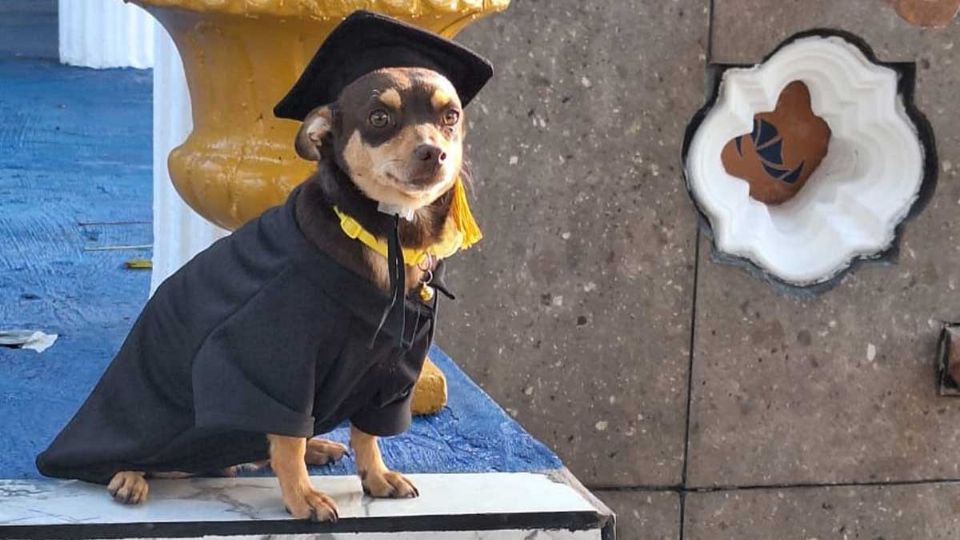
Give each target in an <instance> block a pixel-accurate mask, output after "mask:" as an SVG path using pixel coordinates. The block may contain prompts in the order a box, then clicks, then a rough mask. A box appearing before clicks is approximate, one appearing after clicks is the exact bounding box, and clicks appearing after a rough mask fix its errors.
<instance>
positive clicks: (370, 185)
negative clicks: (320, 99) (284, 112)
mask: <svg viewBox="0 0 960 540" xmlns="http://www.w3.org/2000/svg"><path fill="white" fill-rule="evenodd" d="M463 135H464V118H463V109H462V106H461V104H460V98H459V96H457V92H456V89H455V88H454V87H453V84H451V83H450V81H448V80H447V79H446V78H445V77H443V76H442V75H440V74H438V73H436V72H434V71H430V70H427V69H419V68H391V69H381V70H378V71H374V72H372V73H368V74H366V75H364V76H363V77H361V78H359V79H357V80H356V81H354V82H353V83H351V84H350V85H349V86H347V87H346V88H344V89H343V92H341V94H340V97H339V99H338V100H337V102H336V103H335V104H333V105H332V106H329V107H320V108H318V109H315V110H314V111H313V112H311V113H310V115H308V116H307V118H306V119H305V120H304V123H303V126H302V127H301V128H300V133H299V134H298V135H297V145H296V147H297V153H298V154H300V156H301V157H303V158H305V159H310V160H315V161H319V160H321V159H326V158H327V156H330V157H332V158H333V159H335V160H337V165H339V166H340V167H341V168H342V169H343V170H344V171H345V172H346V173H347V174H348V175H349V176H350V178H351V179H352V180H353V182H354V183H355V184H356V185H357V187H359V188H360V190H361V191H363V193H364V194H365V195H366V196H367V197H370V198H371V199H373V200H375V201H378V202H383V203H387V204H392V205H397V206H401V207H404V208H414V209H416V208H421V207H423V206H426V205H429V204H430V203H432V202H433V201H435V200H436V199H437V198H438V197H439V196H440V195H442V194H444V193H445V192H446V191H448V190H449V189H450V188H451V187H452V186H453V184H454V182H455V181H456V179H457V177H458V176H459V174H460V169H461V166H462V164H463ZM327 145H329V147H328V148H323V149H322V148H321V147H323V146H327Z"/></svg>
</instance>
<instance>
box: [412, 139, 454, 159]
mask: <svg viewBox="0 0 960 540" xmlns="http://www.w3.org/2000/svg"><path fill="white" fill-rule="evenodd" d="M413 155H414V156H415V157H416V158H417V160H419V161H424V162H428V163H430V162H432V163H443V161H444V160H445V159H447V153H446V152H444V151H443V150H441V149H439V148H437V147H436V146H433V145H432V144H421V145H420V146H418V147H417V148H416V149H414V151H413Z"/></svg>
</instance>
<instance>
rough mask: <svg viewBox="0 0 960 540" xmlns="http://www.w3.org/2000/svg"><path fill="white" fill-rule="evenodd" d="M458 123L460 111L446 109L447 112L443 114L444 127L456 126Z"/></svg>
mask: <svg viewBox="0 0 960 540" xmlns="http://www.w3.org/2000/svg"><path fill="white" fill-rule="evenodd" d="M459 121H460V111H458V110H456V109H447V112H445V113H443V124H444V125H445V126H453V125H456V124H457V122H459Z"/></svg>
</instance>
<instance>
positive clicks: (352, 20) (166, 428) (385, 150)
mask: <svg viewBox="0 0 960 540" xmlns="http://www.w3.org/2000/svg"><path fill="white" fill-rule="evenodd" d="M358 40H360V41H359V42H358ZM357 50H359V52H357ZM385 51H386V52H385ZM350 55H359V59H358V60H357V61H356V62H353V63H351V62H346V61H344V56H350ZM332 59H333V60H336V62H333V61H332ZM331 70H332V71H331ZM351 70H352V71H351ZM344 71H348V73H344ZM491 75H492V68H490V66H489V64H488V63H486V61H485V60H483V59H482V58H480V57H478V56H476V55H474V54H473V53H472V52H470V51H467V50H466V49H463V48H462V47H459V46H458V45H456V44H453V43H452V42H449V41H447V40H444V39H443V38H440V37H438V36H435V35H433V34H429V33H427V32H424V31H422V30H419V29H416V28H413V27H410V26H407V25H404V24H402V23H399V22H396V21H393V20H392V19H388V18H385V17H381V16H378V15H375V14H371V13H366V12H358V13H357V14H355V15H353V16H351V17H349V18H348V19H347V20H346V21H345V22H344V23H343V24H341V26H340V27H339V28H338V30H337V31H335V32H334V34H332V35H331V37H330V38H328V40H327V42H326V43H325V44H324V46H323V47H321V49H320V51H318V53H317V57H315V58H314V61H313V62H311V65H310V66H308V68H307V70H306V71H305V73H304V75H303V76H302V77H301V80H300V81H298V83H297V85H296V86H295V87H294V89H293V90H292V91H291V94H290V95H288V96H287V98H285V100H284V101H283V102H281V104H280V105H278V107H277V114H278V116H281V117H285V118H297V119H303V123H302V126H301V128H300V131H299V133H298V135H297V138H296V149H297V152H298V154H299V155H300V156H301V157H303V158H304V159H308V160H312V161H316V162H317V170H316V172H315V173H314V174H313V175H312V176H311V177H310V178H309V179H308V180H307V181H306V182H305V183H304V184H303V185H301V186H299V187H298V188H296V189H295V190H294V191H293V193H291V195H290V197H289V199H288V200H287V203H286V204H285V205H283V206H279V207H275V208H272V209H270V210H267V211H266V212H265V213H264V214H263V215H262V216H260V217H259V218H257V219H255V220H253V221H251V222H250V223H247V224H246V225H244V226H243V227H241V228H240V229H238V230H237V231H235V232H234V233H233V234H231V235H230V236H228V237H226V238H224V239H221V240H220V241H218V242H216V243H215V244H214V245H212V246H211V247H210V248H208V249H207V250H204V251H203V252H202V253H200V254H198V255H197V256H196V257H195V258H194V259H193V260H191V261H190V262H188V263H187V264H186V265H184V267H183V268H181V269H180V270H179V271H178V272H177V273H175V274H174V275H173V276H171V277H170V278H169V279H167V281H165V282H164V283H163V284H162V285H161V287H160V288H159V289H158V290H157V292H156V293H155V294H154V296H153V297H152V298H151V299H150V301H149V302H148V303H147V306H146V307H145V308H144V310H143V312H142V313H141V315H140V317H139V318H138V320H137V322H136V323H135V324H134V327H133V329H132V330H131V332H130V334H129V335H128V336H127V339H126V341H125V342H124V344H123V347H122V348H121V350H120V352H119V353H118V355H117V357H116V358H115V359H114V361H113V363H112V364H111V365H110V367H109V368H108V369H107V372H106V373H105V374H104V376H103V378H102V379H101V380H100V382H99V383H98V385H97V387H96V388H95V389H94V391H93V393H92V394H91V395H90V397H89V398H88V399H87V401H86V402H85V403H84V404H83V406H82V407H81V409H80V411H79V412H78V413H77V415H76V416H75V417H74V418H73V419H72V420H71V421H70V423H69V424H68V425H67V426H66V427H65V428H64V429H63V431H61V433H60V434H59V435H58V436H57V439H56V440H55V441H54V442H53V443H52V444H51V446H50V448H48V449H47V450H46V451H45V452H44V453H42V454H40V456H38V458H37V467H38V468H39V469H40V471H41V472H42V473H43V474H45V475H47V476H54V477H59V478H76V479H80V480H86V481H90V482H98V483H103V484H107V488H108V490H109V491H110V493H111V494H112V495H113V496H114V498H115V499H116V500H118V501H120V502H123V503H130V504H136V503H140V502H143V501H144V500H145V499H146V497H147V492H148V484H147V478H148V477H151V476H153V477H182V476H189V475H194V474H202V473H203V472H206V471H220V472H221V474H227V475H230V474H233V473H234V472H235V468H236V466H238V465H240V464H244V463H257V462H259V463H261V464H262V463H264V462H266V460H269V463H270V465H271V467H272V468H273V471H274V472H275V473H276V475H277V478H278V480H279V482H280V487H281V490H282V495H283V502H284V504H285V505H286V508H287V510H288V511H289V512H290V513H291V514H292V515H293V516H294V517H297V518H301V519H308V518H309V519H313V520H317V521H330V520H336V519H337V507H336V503H335V502H334V501H333V499H331V498H330V497H328V496H326V495H324V494H323V493H322V492H320V491H318V490H317V489H316V488H315V487H314V486H313V485H312V484H311V482H310V478H309V476H308V473H307V465H308V464H314V465H322V464H326V463H329V462H331V461H336V460H338V459H340V458H342V457H343V456H344V455H345V454H346V453H347V449H346V448H345V447H344V446H343V445H341V444H339V443H335V442H331V441H326V440H322V439H316V438H313V437H314V436H315V435H317V434H320V433H325V432H328V431H330V430H332V429H333V428H335V427H336V426H337V425H339V424H341V423H342V422H344V421H349V422H350V423H351V432H350V444H351V446H352V447H353V449H354V452H355V459H356V463H357V470H358V473H359V475H360V478H361V481H362V484H363V488H364V491H365V492H366V493H368V494H370V495H372V496H375V497H416V496H417V495H418V492H417V489H416V487H414V485H413V484H412V483H411V482H410V480H408V479H407V478H405V477H404V476H403V475H402V474H399V473H397V472H394V471H391V470H389V469H388V468H387V467H386V465H385V464H384V462H383V459H382V457H381V455H380V450H379V446H378V443H377V437H379V436H390V435H395V434H398V433H400V432H402V431H404V430H405V429H406V428H407V427H408V425H409V423H410V400H411V396H412V388H413V385H414V383H415V382H416V380H417V377H418V375H419V373H420V370H421V368H422V366H423V362H424V359H425V357H426V353H427V350H428V349H429V347H430V344H431V342H432V339H433V328H434V320H435V312H436V305H437V304H436V303H437V297H436V295H435V294H433V291H434V290H439V291H441V292H445V287H444V286H443V283H442V279H441V278H442V265H443V262H442V260H443V259H444V258H445V257H447V256H449V255H451V254H453V253H455V252H456V251H457V250H459V249H463V248H465V247H468V246H469V245H470V244H471V243H473V242H474V241H476V240H477V239H479V238H478V237H479V234H478V232H479V231H478V230H477V228H476V224H475V223H473V221H472V217H471V216H470V213H469V208H468V206H467V203H466V198H465V192H464V188H463V184H464V182H466V181H467V180H468V179H467V171H466V170H465V167H464V158H463V137H464V118H463V106H464V105H465V103H466V102H468V101H469V100H470V99H471V98H472V97H473V96H474V95H476V93H477V92H478V91H479V89H480V88H481V87H482V86H483V84H484V83H485V82H486V81H487V80H488V79H489V77H490V76H491ZM331 81H333V82H331ZM337 81H339V82H337ZM291 96H292V97H291ZM316 105H320V106H316ZM401 216H403V218H404V219H401Z"/></svg>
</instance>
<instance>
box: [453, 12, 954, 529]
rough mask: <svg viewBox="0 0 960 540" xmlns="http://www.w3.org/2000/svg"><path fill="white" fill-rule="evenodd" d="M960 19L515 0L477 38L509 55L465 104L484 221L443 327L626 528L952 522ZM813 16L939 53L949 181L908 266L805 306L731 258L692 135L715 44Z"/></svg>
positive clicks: (913, 242)
mask: <svg viewBox="0 0 960 540" xmlns="http://www.w3.org/2000/svg"><path fill="white" fill-rule="evenodd" d="M711 8H712V10H713V12H712V13H711ZM957 24H958V23H957V22H954V23H953V25H952V26H950V27H949V28H947V29H944V30H924V29H920V28H917V27H914V26H911V25H910V24H909V23H907V22H905V21H903V20H902V19H900V18H899V17H898V16H897V14H896V12H895V11H894V9H893V8H892V7H891V6H890V5H889V4H888V3H886V2H877V1H875V0H857V1H849V2H833V1H830V0H823V1H820V0H816V1H813V0H811V1H809V2H807V1H805V2H783V1H781V0H714V1H712V2H711V1H706V0H674V1H669V2H578V1H575V0H552V1H550V2H545V1H534V0H516V1H515V2H514V3H513V5H512V6H511V8H510V10H509V11H508V12H506V13H505V14H503V15H500V16H498V17H495V18H492V19H490V20H486V21H483V22H480V23H478V24H476V25H474V26H473V27H471V28H468V29H467V30H466V31H465V32H464V34H463V35H462V40H463V41H464V42H466V43H468V44H469V45H471V46H473V47H475V48H477V49H478V50H480V51H482V52H483V53H485V54H487V55H489V56H490V57H491V58H492V59H493V61H494V63H495V64H496V66H497V68H498V74H497V77H496V80H495V81H494V82H493V84H491V85H490V86H489V87H488V88H487V89H486V90H485V91H484V92H483V93H482V94H481V97H480V98H479V99H478V101H477V102H476V104H475V105H472V106H471V109H472V110H471V111H468V116H469V118H470V122H471V130H470V134H469V141H470V143H471V148H470V155H471V156H472V158H473V160H474V161H475V162H476V169H477V171H478V182H477V184H478V185H477V186H476V190H475V192H476V199H477V202H476V208H477V214H478V217H479V220H480V221H481V225H482V226H483V227H484V230H485V233H486V238H485V240H484V242H483V243H482V246H481V247H480V248H479V249H477V250H476V251H473V252H470V253H467V254H464V255H461V256H459V259H458V260H457V261H456V262H454V264H452V265H451V267H452V270H453V274H454V275H452V276H451V279H450V282H451V284H454V285H455V286H456V290H457V292H458V293H459V294H460V299H459V300H458V301H457V302H456V303H453V304H452V305H447V306H446V309H445V313H444V315H443V319H444V321H443V323H442V324H441V325H440V328H441V330H440V335H439V343H440V345H441V346H443V347H445V348H446V349H447V350H448V351H449V352H450V354H451V355H452V356H453V357H454V358H456V359H457V360H458V362H460V363H461V364H462V365H463V366H464V367H465V369H466V370H467V371H468V372H469V373H470V374H471V375H472V376H474V377H475V378H476V380H477V381H478V382H480V384H481V385H483V386H484V388H485V389H486V390H487V391H488V392H490V393H491V394H492V395H493V396H494V398H495V399H496V400H497V401H498V402H499V403H500V404H502V405H503V406H504V407H506V408H508V410H509V411H510V412H511V413H512V414H514V415H515V416H517V417H518V418H519V419H520V421H521V422H522V423H523V425H524V426H526V427H527V428H528V429H529V430H530V431H532V432H533V433H534V434H535V435H536V436H538V437H540V438H541V439H543V440H544V441H545V442H547V443H548V444H549V445H550V446H551V447H553V448H554V449H555V450H556V451H557V452H558V453H559V454H560V455H561V457H563V458H564V459H565V460H566V462H567V464H568V465H569V466H570V468H571V469H572V470H573V472H574V473H575V474H576V475H577V476H578V477H579V478H581V479H582V480H583V481H584V483H585V484H586V485H587V486H588V487H591V488H593V489H595V490H597V492H598V494H599V495H600V497H601V498H603V499H604V500H606V501H607V502H608V503H609V504H611V506H613V507H614V509H615V510H617V511H618V512H619V514H620V520H619V523H620V529H621V530H620V532H621V537H622V538H631V539H632V538H677V537H687V538H748V537H749V538H787V537H791V538H792V537H798V538H812V537H820V538H827V537H834V536H838V535H839V534H840V533H839V532H838V531H840V532H843V531H847V532H850V534H851V535H852V534H854V532H856V533H857V534H860V537H868V536H869V537H871V538H873V537H878V536H883V537H887V538H935V537H939V534H941V533H943V534H948V535H953V534H955V533H956V531H957V529H956V524H955V523H953V522H952V521H950V520H949V519H948V518H947V517H946V516H940V515H939V514H938V512H939V510H938V508H940V507H939V506H938V505H939V503H937V502H936V501H937V500H938V499H937V497H939V496H940V495H934V494H933V493H934V492H936V493H940V491H938V490H937V489H936V486H937V485H938V482H942V481H944V480H955V479H957V478H960V469H958V466H960V465H958V464H960V422H958V419H960V400H952V399H950V398H941V397H938V396H937V394H936V386H935V384H934V365H933V364H934V362H933V353H934V349H935V343H936V336H937V332H938V330H939V325H940V321H942V320H949V319H954V320H956V319H960V292H958V283H960V242H958V240H960V236H958V232H957V231H958V229H960V213H958V206H957V205H958V201H960V184H958V183H957V181H956V174H957V170H958V165H957V164H960V150H958V146H957V143H958V141H960V128H958V123H957V116H958V113H957V106H956V99H955V88H956V87H957V85H958V83H960V80H958V75H957V74H958V73H960V72H958V71H957V65H958V64H960V46H958V45H960V43H957V39H958V34H957V33H956V28H957ZM816 27H833V28H840V29H846V30H849V31H852V32H854V33H856V34H858V35H860V36H862V37H863V38H865V39H866V40H867V41H868V43H870V44H871V45H872V46H874V47H875V48H876V50H877V53H878V55H879V57H880V58H881V59H883V60H887V61H909V62H917V70H918V77H917V104H918V106H919V107H920V108H921V110H922V111H923V112H925V113H926V115H927V116H928V117H929V118H930V121H931V123H932V125H933V127H934V129H935V131H936V134H937V142H938V147H939V153H940V157H941V162H940V176H941V177H940V182H939V185H938V187H937V191H936V193H935V195H934V196H933V199H932V200H931V202H930V204H929V205H928V206H927V208H926V209H925V210H924V212H923V213H922V214H921V215H920V216H919V217H918V218H917V219H916V220H914V221H912V222H910V223H909V224H908V225H907V227H906V232H905V234H904V236H903V239H902V243H901V252H900V258H899V262H898V263H897V264H896V265H877V264H871V265H865V266H863V267H861V268H859V269H857V270H856V271H855V272H853V273H852V274H850V275H848V276H846V277H845V278H844V279H843V281H842V282H841V283H840V285H839V286H837V287H836V288H835V289H833V290H831V291H829V292H827V293H825V294H823V295H821V296H818V297H814V298H806V299H801V298H796V297H791V296H784V295H783V294H780V293H778V292H776V291H774V290H772V289H771V288H770V287H769V286H768V285H766V284H764V283H762V282H761V281H758V280H757V279H754V278H753V277H750V276H749V275H747V274H746V273H744V272H743V271H742V270H739V269H737V268H733V267H729V266H725V265H722V264H718V263H715V262H713V260H712V259H711V251H712V246H711V244H710V242H709V240H708V239H707V238H706V237H705V236H704V235H700V234H698V232H697V222H696V215H695V212H694V210H693V208H692V205H691V203H690V202H689V200H688V197H687V194H686V192H685V190H684V185H683V181H682V178H681V171H680V152H681V148H680V147H681V140H682V136H683V131H684V128H685V126H686V124H687V122H688V121H689V120H690V117H691V116H692V115H693V114H694V112H695V111H696V110H697V109H698V108H699V107H700V106H701V105H702V104H703V101H704V98H705V88H704V86H705V81H704V67H705V65H706V62H707V61H708V59H713V60H715V61H719V62H730V63H752V62H757V61H759V60H761V59H762V58H763V57H764V56H765V55H766V54H767V53H769V52H770V51H772V50H773V49H774V47H776V45H777V44H778V43H779V42H780V41H781V40H783V39H785V38H786V37H788V36H789V35H791V34H793V33H795V32H798V31H801V30H806V29H810V28H816ZM711 37H712V40H711ZM691 349H692V350H691ZM688 377H689V379H688ZM688 412H689V414H688ZM889 482H916V483H918V484H920V485H918V486H916V487H913V486H910V487H904V488H903V489H902V490H899V491H891V490H887V491H885V490H884V489H885V488H884V487H883V486H882V484H885V483H889ZM928 482H929V483H930V485H927V483H928ZM836 483H841V484H844V485H846V486H848V488H847V489H846V490H844V491H842V492H841V491H832V490H831V488H830V487H828V486H830V485H831V484H836ZM875 484H880V486H879V487H878V486H877V485H875ZM765 486H768V487H769V488H765ZM701 488H709V489H710V490H716V491H714V492H712V493H699V492H698V491H697V490H698V489H701ZM743 488H750V489H758V488H759V490H758V491H751V492H749V493H750V495H746V494H745V493H746V492H741V491H740V490H742V489H743ZM741 493H744V494H743V495H741ZM943 496H947V495H943ZM951 500H953V499H951ZM844 505H847V506H844ZM890 505H892V507H893V508H897V509H898V513H897V515H898V516H899V515H900V513H899V512H900V511H902V512H905V513H906V514H909V515H911V516H916V519H911V520H899V519H894V518H893V517H892V516H893V514H890V516H891V517H890V518H889V519H887V515H886V514H885V513H884V512H885V510H884V508H883V507H885V506H887V507H891V506H890ZM835 507H836V508H854V507H856V508H858V509H860V510H857V512H861V511H862V514H863V516H867V517H863V516H861V517H862V519H861V518H857V517H850V513H846V514H842V513H841V512H839V511H834V510H833V509H834V508H835ZM781 510H782V513H781V514H778V512H779V511H781ZM948 513H952V511H951V512H948ZM768 516H769V517H768ZM820 516H823V519H821V518H820ZM945 520H946V521H945ZM924 523H926V525H924ZM733 524H736V527H732V526H731V525H733ZM684 529H685V532H681V531H683V530H684ZM945 531H952V532H945ZM861 533H862V534H861ZM841 536H842V535H841ZM838 537H839V536H838ZM851 537H852V536H851Z"/></svg>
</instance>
